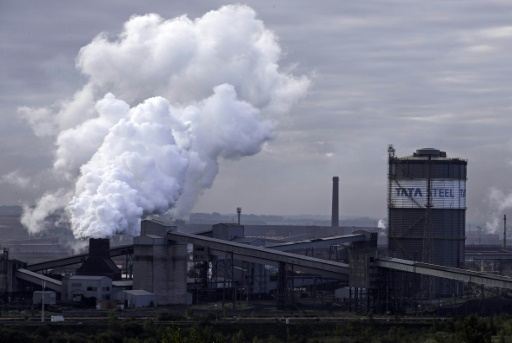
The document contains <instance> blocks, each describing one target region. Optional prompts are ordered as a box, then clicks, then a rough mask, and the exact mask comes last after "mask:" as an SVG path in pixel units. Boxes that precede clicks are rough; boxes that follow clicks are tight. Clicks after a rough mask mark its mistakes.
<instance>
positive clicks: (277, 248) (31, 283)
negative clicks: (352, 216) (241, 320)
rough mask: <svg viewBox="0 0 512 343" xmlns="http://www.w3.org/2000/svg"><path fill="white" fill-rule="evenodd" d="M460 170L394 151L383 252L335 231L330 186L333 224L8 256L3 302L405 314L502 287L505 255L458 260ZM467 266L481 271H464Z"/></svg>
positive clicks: (183, 232) (156, 230)
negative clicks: (336, 307) (40, 256)
mask: <svg viewBox="0 0 512 343" xmlns="http://www.w3.org/2000/svg"><path fill="white" fill-rule="evenodd" d="M466 168H467V162H466V161H465V160H463V159H459V158H449V157H447V154H446V153H445V152H443V151H440V150H436V149H419V150H417V151H416V152H415V153H414V154H413V155H412V156H407V157H397V156H395V153H394V150H393V149H390V150H389V174H388V181H389V188H388V214H389V218H388V219H389V227H388V235H387V239H388V244H387V247H386V245H380V244H379V241H378V240H379V239H380V238H381V237H379V235H378V232H379V230H378V228H377V227H343V226H339V178H338V177H333V179H332V186H333V191H332V212H331V226H324V227H320V226H293V225H244V224H243V220H242V218H241V208H239V209H237V214H238V220H237V222H236V223H217V224H214V225H193V224H184V223H179V224H178V225H175V223H168V222H163V221H159V220H155V219H152V220H143V221H142V223H141V232H140V235H139V236H137V237H134V239H133V243H132V244H126V245H122V246H117V247H110V243H109V240H108V239H90V240H89V251H88V253H86V254H79V255H73V256H68V257H65V258H57V259H52V260H47V261H42V262H37V263H30V264H27V263H24V262H22V261H18V260H15V259H11V258H10V257H9V254H8V251H7V250H4V251H3V253H2V254H0V293H2V294H3V295H4V299H7V297H6V296H5V295H9V296H20V297H23V296H26V295H27V294H30V298H31V299H32V295H34V300H35V299H36V293H33V292H34V291H46V292H49V291H51V292H55V294H56V301H57V302H61V303H72V302H76V301H78V302H83V301H84V300H88V301H89V300H92V299H94V301H96V302H102V301H113V302H115V301H117V302H118V303H120V304H123V305H124V306H125V307H126V308H131V307H152V306H165V305H172V304H182V305H189V304H193V303H200V302H217V301H221V302H222V306H224V305H225V304H226V303H228V302H232V308H233V309H234V308H235V307H236V304H237V302H239V301H246V302H249V301H258V300H259V299H267V300H268V299H274V300H275V302H276V305H278V306H286V305H288V304H291V303H294V302H297V301H298V299H299V298H301V297H307V298H308V299H315V297H316V296H317V294H319V293H322V294H324V293H328V294H330V296H331V298H332V301H339V302H343V303H344V304H346V305H347V306H348V309H349V310H362V309H366V310H367V311H370V310H372V311H381V310H382V311H384V310H386V311H388V310H399V309H400V307H401V306H402V305H403V304H404V302H401V300H403V299H404V298H407V304H408V306H410V304H412V303H414V302H415V301H418V302H420V301H425V300H429V299H436V298H442V297H447V296H450V297H451V296H454V295H455V296H457V295H461V294H462V292H463V291H464V289H465V287H466V288H468V285H478V286H479V287H489V288H496V289H505V290H510V289H512V278H510V277H506V276H502V275H497V274H496V273H495V270H494V269H493V270H492V271H493V273H487V272H486V270H487V269H486V268H484V266H489V264H490V263H491V262H490V261H512V252H511V251H508V250H506V249H501V250H500V251H497V250H495V249H494V250H481V249H480V248H471V249H469V250H468V252H467V253H465V244H464V239H465V211H466V201H465V197H466V193H465V190H466ZM465 259H466V260H468V261H470V264H471V265H475V264H476V265H478V266H479V268H477V269H478V270H467V269H464V261H465ZM492 263H494V262H492ZM500 265H502V264H500ZM493 268H494V267H493ZM69 270H73V273H72V275H69ZM39 294H41V293H39ZM39 298H40V296H39ZM336 299H337V300H336Z"/></svg>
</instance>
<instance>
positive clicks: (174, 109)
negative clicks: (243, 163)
mask: <svg viewBox="0 0 512 343" xmlns="http://www.w3.org/2000/svg"><path fill="white" fill-rule="evenodd" d="M280 55H281V50H280V47H279V45H278V43H277V39H276V37H275V35H274V34H273V33H272V32H271V31H269V30H268V29H266V28H265V26H264V24H263V22H262V21H260V20H258V19H257V18H256V14H255V12H254V11H253V10H252V9H251V8H249V7H247V6H242V5H232V6H225V7H222V8H220V9H219V10H216V11H211V12H208V13H206V14H205V15H204V16H202V17H200V18H197V19H194V20H191V19H189V18H188V17H187V16H182V17H178V18H174V19H170V20H164V19H162V18H161V17H160V16H158V15H156V14H149V15H144V16H136V17H132V18H131V19H130V20H128V21H127V22H126V23H125V25H124V29H123V31H122V32H121V33H120V34H119V35H118V36H117V38H116V39H110V38H109V36H107V35H106V34H100V35H99V36H97V37H96V38H95V39H94V40H93V41H92V42H91V43H89V44H88V45H87V46H85V47H83V48H82V49H81V50H80V53H79V55H78V57H77V67H78V68H79V70H80V71H81V72H82V73H83V74H84V75H86V76H87V77H88V82H87V84H86V85H85V86H84V87H83V88H82V89H80V90H79V91H77V92H76V93H75V94H74V96H73V97H72V98H71V99H69V100H67V101H63V102H62V103H60V104H58V105H55V106H51V107H48V108H26V107H23V108H21V109H20V113H21V114H22V115H23V116H24V117H25V118H26V119H27V121H28V122H29V123H30V124H31V125H32V126H33V128H34V132H35V133H36V134H39V135H53V136H55V141H56V151H55V161H54V166H53V171H54V173H55V175H56V177H58V178H60V179H61V180H62V184H63V186H62V188H60V189H58V190H56V191H54V192H49V193H47V194H45V196H43V197H42V198H41V200H40V201H39V202H38V203H37V205H36V207H35V208H27V209H26V211H25V213H24V216H23V218H22V220H23V223H24V224H25V225H26V226H27V227H28V228H29V230H31V231H32V232H37V231H39V230H41V229H43V228H44V220H45V218H46V217H47V216H48V215H49V214H51V213H52V212H53V211H55V210H56V209H57V208H61V207H62V206H64V207H65V209H66V213H67V214H68V216H69V220H70V222H71V224H72V229H73V232H74V235H75V236H76V237H103V236H109V235H112V234H114V233H116V232H124V233H130V234H136V233H137V232H138V230H139V223H140V218H141V217H143V216H144V215H147V214H152V213H164V212H167V211H171V212H172V214H173V216H174V217H176V218H177V217H182V216H185V215H186V214H188V213H189V211H190V210H191V209H192V207H193V206H194V204H195V202H196V200H197V198H198V196H199V195H200V194H201V192H202V191H203V190H204V189H206V188H208V187H210V186H211V185H212V183H213V181H214V179H215V177H216V175H217V173H218V170H219V159H239V158H242V157H244V156H250V155H253V154H256V153H258V152H259V151H260V150H261V148H262V146H263V144H264V143H265V142H267V141H268V140H269V139H270V138H271V137H272V128H273V126H274V122H275V119H276V118H277V115H279V114H281V113H283V112H286V111H288V110H289V109H290V107H291V106H292V105H293V104H294V103H295V102H296V101H297V100H298V99H299V98H300V97H301V96H303V95H304V94H305V92H306V90H307V88H308V86H309V80H308V78H307V77H305V76H300V77H296V76H294V75H292V74H290V73H289V72H285V71H282V70H280V68H279V65H278V62H279V59H280Z"/></svg>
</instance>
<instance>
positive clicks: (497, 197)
mask: <svg viewBox="0 0 512 343" xmlns="http://www.w3.org/2000/svg"><path fill="white" fill-rule="evenodd" d="M487 200H488V202H489V207H490V209H491V213H490V217H489V219H488V220H487V222H486V223H485V228H486V229H487V231H489V232H493V233H495V232H496V231H497V230H498V228H500V225H501V220H502V218H503V214H504V212H505V211H506V210H508V209H511V208H512V193H508V194H507V193H505V192H503V191H502V190H500V189H498V188H494V187H492V188H491V189H490V191H489V194H488V199H487Z"/></svg>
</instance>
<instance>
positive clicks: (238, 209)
mask: <svg viewBox="0 0 512 343" xmlns="http://www.w3.org/2000/svg"><path fill="white" fill-rule="evenodd" d="M236 214H237V216H238V225H240V217H241V215H242V208H241V207H237V208H236Z"/></svg>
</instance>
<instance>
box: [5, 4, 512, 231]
mask: <svg viewBox="0 0 512 343" xmlns="http://www.w3.org/2000/svg"><path fill="white" fill-rule="evenodd" d="M222 3H224V2H222V1H215V2H210V1H208V2H207V1H187V2H178V1H175V2H169V1H152V2H150V3H149V4H145V3H144V4H143V3H142V2H137V1H109V2H102V1H89V2H87V3H80V4H78V3H74V4H71V3H66V2H62V1H45V2H34V1H32V2H28V1H3V2H2V3H0V62H1V63H0V74H1V76H2V77H1V78H0V101H1V103H2V106H1V108H0V116H1V118H2V119H3V122H4V123H3V124H2V126H0V133H1V134H2V136H1V137H0V139H1V140H2V141H1V144H0V151H1V154H2V155H1V156H2V164H0V174H8V173H9V172H12V171H14V170H20V171H21V172H22V173H23V175H37V174H38V173H40V172H41V170H44V168H47V167H49V166H50V165H51V163H52V155H51V142H48V141H44V140H43V141H41V140H40V139H38V138H36V137H35V136H34V135H33V133H31V132H30V130H29V129H28V128H27V126H26V124H25V123H23V122H22V121H21V120H20V119H19V117H18V114H17V111H16V108H17V107H18V106H25V105H27V106H43V105H50V104H52V103H53V102H55V101H57V100H58V99H63V98H67V97H69V96H70V95H71V94H72V92H73V91H74V90H75V89H77V88H78V87H79V86H80V85H81V84H82V83H83V81H84V79H83V77H82V76H81V75H79V74H78V72H77V71H76V70H75V69H74V63H75V60H74V59H75V56H76V54H77V52H78V50H79V49H80V47H81V46H83V45H85V44H87V43H88V42H89V41H90V40H91V39H92V38H93V37H94V36H95V35H96V34H98V33H99V32H102V31H107V32H109V33H111V34H116V33H118V32H119V31H120V30H121V29H122V26H121V25H122V23H123V22H124V21H125V20H126V19H127V18H128V17H129V16H130V15H132V14H142V13H147V12H157V13H159V14H160V15H162V16H163V17H173V16H176V15H179V14H182V13H189V15H190V16H191V17H195V16H198V15H201V14H202V13H204V12H205V11H207V10H210V9H214V8H216V7H218V6H219V5H221V4H222ZM248 3H249V5H251V6H253V7H254V8H255V10H256V11H257V12H258V15H259V17H260V18H261V19H262V20H264V21H265V23H266V25H267V26H268V27H270V28H271V29H273V30H274V31H275V32H276V34H277V35H278V36H279V38H280V44H281V46H282V47H283V49H284V52H285V54H286V55H285V58H284V64H288V65H290V64H291V63H295V62H296V63H297V65H296V66H295V68H296V69H297V70H298V72H297V73H307V74H309V75H313V76H314V77H313V85H312V88H311V90H310V92H309V94H308V96H307V97H306V98H305V99H304V100H303V101H302V102H301V103H300V104H299V105H298V106H296V107H295V108H294V109H293V110H292V113H291V114H290V115H288V116H286V117H283V118H281V119H280V121H279V122H280V124H279V126H278V127H279V130H278V135H277V137H276V138H275V139H274V140H273V141H272V142H270V143H269V144H268V146H267V147H266V148H265V149H264V150H263V152H262V153H260V154H259V155H257V156H255V157H252V158H250V159H247V160H243V161H237V162H226V163H223V164H222V165H221V171H220V175H219V178H218V179H217V181H216V184H215V185H214V186H213V188H212V189H211V190H209V191H207V192H206V193H205V194H204V196H203V197H202V198H201V200H200V202H199V204H198V206H197V207H196V209H197V210H204V211H209V210H217V211H228V210H230V209H232V208H234V207H235V206H236V205H238V204H241V205H242V206H244V207H245V208H247V209H246V211H248V212H265V213H280V212H282V213H306V212H307V213H324V214H325V213H328V211H329V201H330V199H329V180H330V177H331V176H332V175H335V174H339V175H340V176H341V178H342V207H343V210H342V212H343V213H344V214H364V215H371V216H375V217H381V216H383V215H384V214H385V201H386V196H385V191H386V146H387V144H389V143H394V144H395V145H396V147H397V150H398V153H399V154H409V153H411V152H412V151H413V150H414V149H416V148H418V147H422V146H435V147H438V148H440V149H443V150H446V151H447V152H448V153H449V154H450V155H456V156H461V157H465V158H468V160H469V176H470V179H469V186H468V187H469V193H468V194H469V196H470V198H469V210H468V216H469V218H470V220H474V221H479V222H481V223H484V222H486V221H487V220H488V218H487V216H490V215H491V212H492V211H491V209H490V208H489V203H488V202H486V201H485V199H486V197H487V194H488V192H489V190H490V188H491V187H493V186H494V187H497V188H499V189H502V190H503V191H510V190H511V189H510V188H511V186H510V182H509V175H510V172H511V170H510V168H511V167H510V165H509V164H508V161H510V159H511V155H512V152H511V151H510V147H509V146H508V142H509V140H510V132H511V129H512V125H511V120H510V111H511V108H512V97H511V87H512V85H511V83H510V75H511V73H512V65H511V64H510V62H509V60H510V56H511V53H512V44H510V43H511V42H510V41H511V38H510V37H509V36H508V34H507V32H508V31H507V29H506V27H507V26H508V25H510V18H511V17H512V4H511V3H510V2H507V1H485V2H481V1H476V0H475V1H428V2H424V1H414V2H411V1H405V0H396V1H377V0H375V1H356V2H348V1H345V2H340V1H323V2H311V1H307V0H304V1H248ZM500 28H501V29H500ZM500 30H501V31H500ZM328 153H332V154H333V155H332V157H327V156H326V154H328ZM0 189H2V190H3V191H2V192H1V193H0V202H2V203H5V204H7V203H12V202H14V201H13V199H16V201H18V200H20V201H29V202H30V201H32V200H33V199H35V197H36V196H38V195H40V193H41V192H42V189H40V188H39V189H37V190H36V191H29V190H23V191H20V190H16V189H15V188H13V187H11V186H8V185H0ZM242 189H243V190H244V191H243V192H240V190H242ZM13 194H16V195H15V196H14V195H13ZM226 194H229V196H226Z"/></svg>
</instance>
